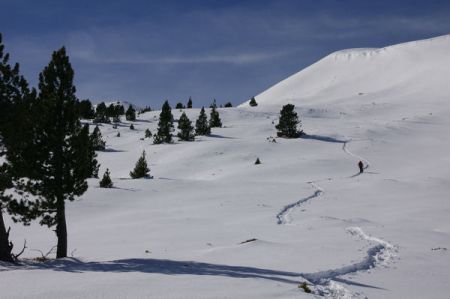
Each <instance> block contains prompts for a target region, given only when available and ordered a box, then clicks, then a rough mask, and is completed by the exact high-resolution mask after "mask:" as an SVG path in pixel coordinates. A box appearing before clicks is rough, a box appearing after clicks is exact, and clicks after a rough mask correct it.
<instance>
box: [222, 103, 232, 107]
mask: <svg viewBox="0 0 450 299" xmlns="http://www.w3.org/2000/svg"><path fill="white" fill-rule="evenodd" d="M224 107H225V108H231V107H233V104H231V102H228V103H226V104H225V105H224Z"/></svg>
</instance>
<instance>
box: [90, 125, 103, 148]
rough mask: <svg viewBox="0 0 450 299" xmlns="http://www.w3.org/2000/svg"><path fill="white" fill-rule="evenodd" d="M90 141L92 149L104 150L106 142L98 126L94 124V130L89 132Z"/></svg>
mask: <svg viewBox="0 0 450 299" xmlns="http://www.w3.org/2000/svg"><path fill="white" fill-rule="evenodd" d="M91 142H92V146H93V147H94V150H96V151H103V150H105V145H106V142H105V141H103V139H102V132H100V128H99V127H98V126H95V129H94V131H93V132H92V134H91Z"/></svg>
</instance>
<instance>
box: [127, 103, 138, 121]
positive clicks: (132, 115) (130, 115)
mask: <svg viewBox="0 0 450 299" xmlns="http://www.w3.org/2000/svg"><path fill="white" fill-rule="evenodd" d="M125 118H126V119H127V120H130V121H134V120H136V110H134V108H133V106H131V105H130V106H128V109H127V111H126V112H125Z"/></svg>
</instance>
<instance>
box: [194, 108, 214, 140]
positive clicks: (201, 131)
mask: <svg viewBox="0 0 450 299" xmlns="http://www.w3.org/2000/svg"><path fill="white" fill-rule="evenodd" d="M195 134H197V135H209V134H211V128H210V127H209V124H208V117H207V116H206V113H205V108H204V107H202V110H200V115H199V116H198V119H197V121H196V122H195Z"/></svg>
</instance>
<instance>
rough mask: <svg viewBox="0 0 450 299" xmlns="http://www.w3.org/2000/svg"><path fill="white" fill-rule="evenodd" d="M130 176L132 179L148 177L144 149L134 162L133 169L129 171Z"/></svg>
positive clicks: (148, 170) (148, 171) (148, 172)
mask: <svg viewBox="0 0 450 299" xmlns="http://www.w3.org/2000/svg"><path fill="white" fill-rule="evenodd" d="M130 177H131V178H133V179H139V178H149V177H150V169H149V168H148V166H147V160H146V159H145V151H143V152H142V155H141V157H140V158H139V160H138V161H137V162H136V165H135V166H134V170H133V171H131V172H130Z"/></svg>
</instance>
